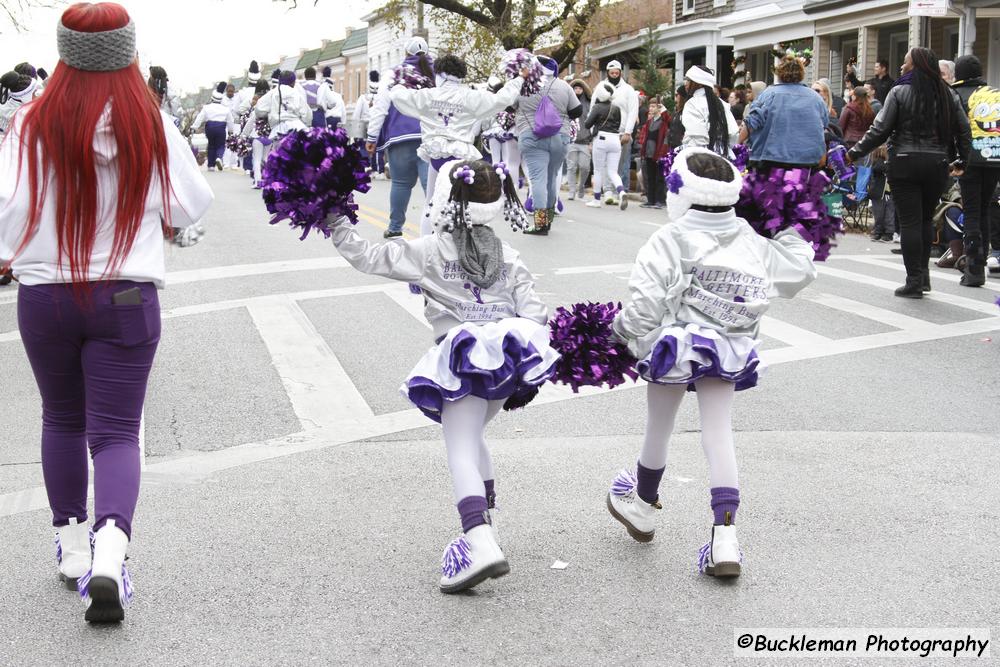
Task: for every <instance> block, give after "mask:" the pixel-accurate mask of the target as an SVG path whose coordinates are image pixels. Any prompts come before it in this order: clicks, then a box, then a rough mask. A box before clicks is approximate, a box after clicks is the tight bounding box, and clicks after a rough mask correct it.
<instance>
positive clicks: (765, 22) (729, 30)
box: [722, 0, 815, 51]
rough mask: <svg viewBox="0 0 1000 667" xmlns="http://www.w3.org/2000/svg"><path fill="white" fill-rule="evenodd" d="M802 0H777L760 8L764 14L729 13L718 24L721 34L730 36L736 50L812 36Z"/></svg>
mask: <svg viewBox="0 0 1000 667" xmlns="http://www.w3.org/2000/svg"><path fill="white" fill-rule="evenodd" d="M804 4H805V3H804V1H803V0H778V2H772V3H770V4H768V5H765V6H764V7H765V8H766V9H767V10H768V13H767V14H766V15H764V16H754V17H751V18H747V17H737V18H735V19H734V17H736V15H735V14H733V15H730V17H728V19H727V20H726V22H725V23H724V24H723V25H722V36H723V38H725V39H731V40H732V42H733V49H734V50H736V51H749V50H750V49H756V48H761V47H770V46H771V45H773V44H777V43H779V42H791V41H795V40H797V39H807V38H811V37H812V36H813V33H814V30H815V25H814V23H813V21H812V19H811V18H809V17H808V16H806V14H805V12H803V11H802V7H803V5H804Z"/></svg>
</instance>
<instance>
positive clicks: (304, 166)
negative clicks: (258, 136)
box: [261, 128, 371, 239]
mask: <svg viewBox="0 0 1000 667" xmlns="http://www.w3.org/2000/svg"><path fill="white" fill-rule="evenodd" d="M261 183H262V185H263V193H262V194H263V197H264V203H265V204H266V205H267V211H268V213H271V214H272V217H271V220H270V223H271V224H272V225H274V224H277V223H279V222H281V221H282V220H288V224H289V226H290V227H292V228H294V229H300V230H302V236H301V238H302V239H305V238H306V236H308V235H309V232H311V231H313V230H316V231H318V232H319V233H321V234H323V235H324V236H325V237H329V236H330V233H331V231H332V230H331V229H330V227H329V225H328V222H327V220H328V219H330V218H333V219H337V218H340V217H346V218H347V219H348V220H350V221H351V223H353V224H357V222H358V215H357V210H358V205H357V204H356V203H354V195H353V192H354V191H355V190H357V191H358V192H368V190H370V189H371V178H370V176H369V175H368V157H367V154H366V153H365V150H364V147H363V145H362V144H361V141H360V140H355V141H351V140H350V139H348V137H347V133H346V132H345V131H344V129H343V128H337V129H336V130H330V129H327V128H312V129H309V130H299V131H297V132H291V133H289V134H287V135H285V137H284V138H283V139H282V140H281V141H280V143H278V144H277V145H276V146H275V147H274V149H273V150H272V151H271V154H270V155H268V157H267V161H266V162H265V163H264V170H263V173H262V174H261Z"/></svg>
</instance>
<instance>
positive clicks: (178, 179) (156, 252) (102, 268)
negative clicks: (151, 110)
mask: <svg viewBox="0 0 1000 667" xmlns="http://www.w3.org/2000/svg"><path fill="white" fill-rule="evenodd" d="M161 115H162V117H163V132H164V134H165V136H166V140H167V171H168V173H169V174H170V194H169V195H168V196H167V202H166V206H167V209H166V210H164V202H163V199H164V197H163V189H162V186H161V183H160V181H159V179H158V178H157V177H156V176H155V175H154V176H153V180H152V182H151V183H150V186H149V194H148V195H147V197H146V210H145V211H144V212H143V216H142V222H141V223H140V226H139V231H138V234H137V235H136V237H135V239H134V241H133V243H132V248H131V250H129V253H128V255H127V256H126V257H125V260H124V262H123V263H122V265H121V267H120V268H119V269H118V271H117V272H116V273H114V274H113V275H110V276H105V275H104V273H105V272H106V271H107V270H108V258H109V257H110V255H111V248H112V245H113V243H114V230H115V213H116V210H117V203H118V190H117V184H118V166H119V165H118V161H117V155H118V150H117V145H116V144H115V136H114V133H113V131H112V128H111V106H110V105H108V107H107V108H106V109H105V111H104V114H103V115H102V116H101V117H100V119H99V120H98V121H97V127H96V129H95V132H94V157H95V165H94V166H95V168H96V170H97V188H98V202H99V206H100V210H99V212H98V219H97V237H96V239H95V241H94V250H93V252H92V253H91V260H90V272H89V274H88V276H87V279H88V280H91V281H96V280H100V279H102V278H110V279H112V280H134V281H136V282H152V283H155V284H156V286H157V287H160V288H162V287H163V284H164V277H165V275H166V267H165V264H164V252H163V245H164V241H163V217H164V215H169V223H170V225H171V226H173V227H188V226H190V225H193V224H194V223H196V222H198V221H199V220H200V219H201V218H202V217H203V216H204V215H205V212H206V211H207V210H208V207H209V205H210V204H211V203H212V199H213V195H212V190H211V189H210V188H209V187H208V183H207V182H206V180H205V176H204V175H203V174H202V172H201V170H200V169H199V168H198V163H197V162H195V159H194V155H192V153H191V147H190V146H189V145H188V143H187V140H186V139H184V137H182V136H181V133H180V131H179V130H178V129H177V128H176V127H174V124H173V121H172V119H171V118H170V117H169V116H167V115H166V114H161ZM23 118H24V115H23V114H18V115H17V116H15V118H14V122H13V125H12V127H11V131H10V134H11V136H10V137H9V139H10V141H4V142H3V143H2V144H0V257H3V258H7V259H9V258H11V257H12V255H13V253H14V251H15V250H16V249H17V248H18V247H20V244H21V241H22V238H23V236H24V231H25V226H26V221H27V219H28V209H29V205H30V196H29V191H28V178H27V176H24V177H23V178H21V179H20V181H19V180H18V175H17V172H18V170H17V164H18V159H19V158H20V155H19V152H20V151H19V150H18V148H19V146H20V131H21V123H22V122H23ZM154 174H155V172H154ZM55 207H56V188H55V187H50V188H48V191H47V193H46V196H45V199H44V200H43V202H42V209H41V217H40V220H39V226H38V231H37V232H36V233H35V235H34V236H33V237H32V238H31V240H30V241H28V244H27V245H26V246H25V248H24V250H23V251H22V252H21V253H20V254H19V255H18V256H17V257H15V258H14V263H13V269H14V275H15V276H16V277H17V279H18V280H20V281H21V282H22V283H23V284H25V285H44V284H50V283H63V282H68V281H69V280H70V279H71V276H70V270H69V265H68V263H67V262H66V259H65V257H64V258H63V260H62V263H60V262H59V242H58V234H57V232H56V218H55Z"/></svg>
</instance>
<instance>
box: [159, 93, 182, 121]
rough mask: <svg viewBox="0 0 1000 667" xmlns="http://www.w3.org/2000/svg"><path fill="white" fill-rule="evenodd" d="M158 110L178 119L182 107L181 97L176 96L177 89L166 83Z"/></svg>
mask: <svg viewBox="0 0 1000 667" xmlns="http://www.w3.org/2000/svg"><path fill="white" fill-rule="evenodd" d="M160 110H161V111H163V112H164V113H165V114H167V115H168V116H171V117H172V118H174V119H176V120H175V121H174V122H175V123H176V122H177V120H180V118H181V116H183V115H184V107H183V106H181V98H180V97H178V95H177V91H175V90H174V89H173V88H171V87H170V85H169V84H168V85H167V92H166V93H165V94H164V95H163V101H162V102H161V103H160Z"/></svg>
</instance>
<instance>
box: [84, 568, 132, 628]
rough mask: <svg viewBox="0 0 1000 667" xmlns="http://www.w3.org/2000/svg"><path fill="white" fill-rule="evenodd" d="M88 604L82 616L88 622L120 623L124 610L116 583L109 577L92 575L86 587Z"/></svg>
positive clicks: (123, 616)
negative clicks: (88, 598) (88, 596)
mask: <svg viewBox="0 0 1000 667" xmlns="http://www.w3.org/2000/svg"><path fill="white" fill-rule="evenodd" d="M87 592H88V594H89V595H90V606H89V607H87V613H86V614H85V615H84V618H85V619H86V620H87V622H88V623H121V622H122V621H123V620H125V610H124V609H123V608H122V603H121V600H120V599H119V597H118V584H116V583H115V580H114V579H112V578H111V577H93V578H91V580H90V584H89V585H88V587H87Z"/></svg>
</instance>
